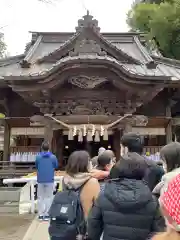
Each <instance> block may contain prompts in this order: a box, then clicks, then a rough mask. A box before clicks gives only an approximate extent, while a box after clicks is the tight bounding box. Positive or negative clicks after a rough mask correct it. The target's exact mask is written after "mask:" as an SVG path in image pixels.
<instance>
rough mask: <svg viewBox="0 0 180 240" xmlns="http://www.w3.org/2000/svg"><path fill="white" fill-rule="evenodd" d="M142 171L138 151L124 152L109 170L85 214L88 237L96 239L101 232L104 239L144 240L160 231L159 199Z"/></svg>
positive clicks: (161, 227) (161, 228)
mask: <svg viewBox="0 0 180 240" xmlns="http://www.w3.org/2000/svg"><path fill="white" fill-rule="evenodd" d="M138 156H139V157H138ZM145 170H146V167H145V165H144V164H143V163H142V159H141V156H140V155H138V154H137V155H136V158H128V157H127V158H126V155H124V156H123V158H121V159H120V161H119V162H118V163H117V164H116V165H115V166H114V167H113V168H112V169H111V172H110V180H109V182H107V183H106V186H105V190H104V192H103V193H101V194H100V195H99V197H98V199H97V201H96V202H95V204H94V206H93V208H92V210H91V211H90V214H89V217H88V238H89V239H90V240H99V239H100V237H101V235H102V234H103V237H102V239H103V240H145V239H148V238H149V237H150V236H151V235H152V234H153V233H155V232H158V231H162V230H163V227H164V220H163V218H162V217H161V215H160V212H159V205H158V202H157V200H156V199H155V198H154V197H153V196H152V193H151V191H150V189H149V187H148V186H147V185H146V184H145V183H144V181H143V178H144V171H145Z"/></svg>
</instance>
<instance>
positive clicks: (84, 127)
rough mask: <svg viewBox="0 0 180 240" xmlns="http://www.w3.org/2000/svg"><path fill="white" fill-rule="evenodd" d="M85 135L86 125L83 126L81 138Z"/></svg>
mask: <svg viewBox="0 0 180 240" xmlns="http://www.w3.org/2000/svg"><path fill="white" fill-rule="evenodd" d="M86 134H87V129H86V125H84V126H83V136H84V137H85V136H86Z"/></svg>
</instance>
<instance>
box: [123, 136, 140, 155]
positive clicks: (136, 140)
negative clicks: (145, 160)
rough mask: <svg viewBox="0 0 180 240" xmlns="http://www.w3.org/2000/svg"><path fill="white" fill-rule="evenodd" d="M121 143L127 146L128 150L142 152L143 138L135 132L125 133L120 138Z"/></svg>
mask: <svg viewBox="0 0 180 240" xmlns="http://www.w3.org/2000/svg"><path fill="white" fill-rule="evenodd" d="M121 144H122V145H123V146H124V147H127V148H128V151H129V152H136V153H138V154H142V152H143V147H144V139H143V137H142V136H140V135H138V134H135V133H126V134H124V135H123V136H122V138H121Z"/></svg>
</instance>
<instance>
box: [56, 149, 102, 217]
mask: <svg viewBox="0 0 180 240" xmlns="http://www.w3.org/2000/svg"><path fill="white" fill-rule="evenodd" d="M90 170H91V162H90V156H89V154H88V152H86V151H75V152H73V153H72V154H71V155H70V156H69V159H68V163H67V166H66V175H65V177H64V179H63V184H64V185H65V187H66V188H68V189H74V190H76V189H79V188H80V187H82V186H83V188H82V190H81V194H80V199H81V204H82V207H83V210H84V215H85V218H87V216H88V213H89V211H90V209H91V207H92V205H93V203H94V201H95V200H96V198H97V197H98V195H99V192H100V186H99V183H98V180H97V179H95V178H93V177H92V175H91V174H90ZM60 188H62V186H60ZM62 190H63V189H62Z"/></svg>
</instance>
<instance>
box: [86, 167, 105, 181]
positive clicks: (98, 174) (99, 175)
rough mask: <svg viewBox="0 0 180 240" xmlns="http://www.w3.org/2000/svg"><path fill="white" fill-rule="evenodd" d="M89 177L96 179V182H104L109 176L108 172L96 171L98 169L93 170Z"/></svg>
mask: <svg viewBox="0 0 180 240" xmlns="http://www.w3.org/2000/svg"><path fill="white" fill-rule="evenodd" d="M90 174H91V176H92V177H94V178H96V179H97V180H104V179H105V178H107V177H108V176H109V172H108V171H102V170H98V169H93V170H92V171H91V172H90Z"/></svg>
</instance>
